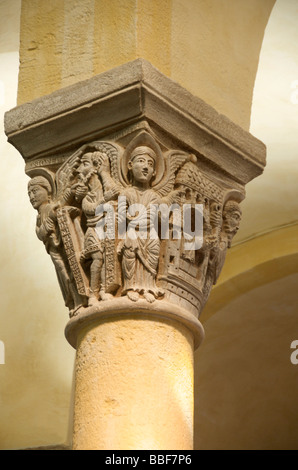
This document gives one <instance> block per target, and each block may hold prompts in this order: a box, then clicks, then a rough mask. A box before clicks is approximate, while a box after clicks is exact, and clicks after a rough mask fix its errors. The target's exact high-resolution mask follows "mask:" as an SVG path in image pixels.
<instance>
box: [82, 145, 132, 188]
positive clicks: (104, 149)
mask: <svg viewBox="0 0 298 470" xmlns="http://www.w3.org/2000/svg"><path fill="white" fill-rule="evenodd" d="M90 145H93V146H94V147H93V151H94V150H96V151H98V152H100V153H102V154H103V156H104V155H107V157H108V158H109V162H110V174H111V178H112V179H113V180H114V181H115V183H118V184H120V185H122V186H127V185H126V184H125V182H124V180H123V178H122V175H121V171H120V156H121V154H122V152H123V149H122V147H120V145H117V144H114V143H112V142H104V141H97V142H93V143H92V144H90Z"/></svg>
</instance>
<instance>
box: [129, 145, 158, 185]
mask: <svg viewBox="0 0 298 470" xmlns="http://www.w3.org/2000/svg"><path fill="white" fill-rule="evenodd" d="M156 159H157V156H156V153H155V152H154V151H153V150H152V149H151V148H150V147H145V146H141V147H136V148H135V149H134V150H133V151H132V153H131V155H130V160H129V162H128V169H129V170H130V172H131V175H132V183H133V184H137V185H143V186H149V185H150V182H151V181H152V179H153V178H154V176H155V174H156V172H155V162H156Z"/></svg>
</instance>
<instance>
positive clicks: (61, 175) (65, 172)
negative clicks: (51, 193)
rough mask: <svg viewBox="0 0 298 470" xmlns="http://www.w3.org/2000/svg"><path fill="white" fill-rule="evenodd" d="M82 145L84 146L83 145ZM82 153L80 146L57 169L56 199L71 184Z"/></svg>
mask: <svg viewBox="0 0 298 470" xmlns="http://www.w3.org/2000/svg"><path fill="white" fill-rule="evenodd" d="M84 147H86V146H85V145H84ZM83 153H84V148H83V147H81V148H80V149H79V150H77V151H76V152H75V153H74V154H73V155H71V156H70V157H69V158H68V159H67V160H66V161H65V162H64V163H63V164H62V165H61V166H60V168H59V169H58V170H57V172H56V175H55V183H56V195H55V196H56V199H57V200H59V199H61V197H62V195H63V193H64V192H65V190H66V189H67V188H68V187H69V186H70V185H71V183H72V180H73V178H74V171H75V169H76V168H77V167H78V165H79V163H80V158H81V156H82V155H83Z"/></svg>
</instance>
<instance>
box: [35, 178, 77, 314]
mask: <svg viewBox="0 0 298 470" xmlns="http://www.w3.org/2000/svg"><path fill="white" fill-rule="evenodd" d="M28 195H29V199H30V202H31V204H32V206H33V207H34V209H36V210H37V211H38V215H37V220H36V234H37V236H38V238H39V239H40V240H41V241H42V242H43V243H44V245H45V247H46V250H47V252H48V253H49V255H50V256H51V259H52V261H53V263H54V266H55V270H56V273H57V277H58V281H59V284H60V288H61V291H62V294H63V297H64V301H65V305H66V306H67V307H68V308H69V310H70V315H72V314H73V313H74V311H76V310H78V309H79V308H80V307H81V305H82V304H81V297H80V296H79V294H78V292H77V290H76V287H75V282H74V279H73V277H72V274H71V271H70V269H69V266H68V263H67V260H66V257H65V254H64V250H63V245H62V240H61V235H60V232H59V228H58V225H57V215H56V209H57V208H58V206H59V205H58V204H57V203H55V202H54V201H52V188H51V185H50V183H49V182H48V180H47V179H46V178H45V177H43V176H35V177H34V178H32V179H31V180H30V181H29V183H28Z"/></svg>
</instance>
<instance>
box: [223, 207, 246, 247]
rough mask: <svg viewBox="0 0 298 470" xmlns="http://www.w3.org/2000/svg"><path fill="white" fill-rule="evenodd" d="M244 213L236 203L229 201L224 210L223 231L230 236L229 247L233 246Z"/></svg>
mask: <svg viewBox="0 0 298 470" xmlns="http://www.w3.org/2000/svg"><path fill="white" fill-rule="evenodd" d="M241 215H242V211H241V209H240V206H239V204H238V203H237V202H236V201H228V202H227V203H226V205H225V206H224V209H223V214H222V216H223V230H224V232H225V233H226V234H227V236H228V241H229V243H228V246H229V247H230V246H231V242H232V238H233V237H234V236H235V235H236V233H237V231H238V230H239V226H240V221H241Z"/></svg>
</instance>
